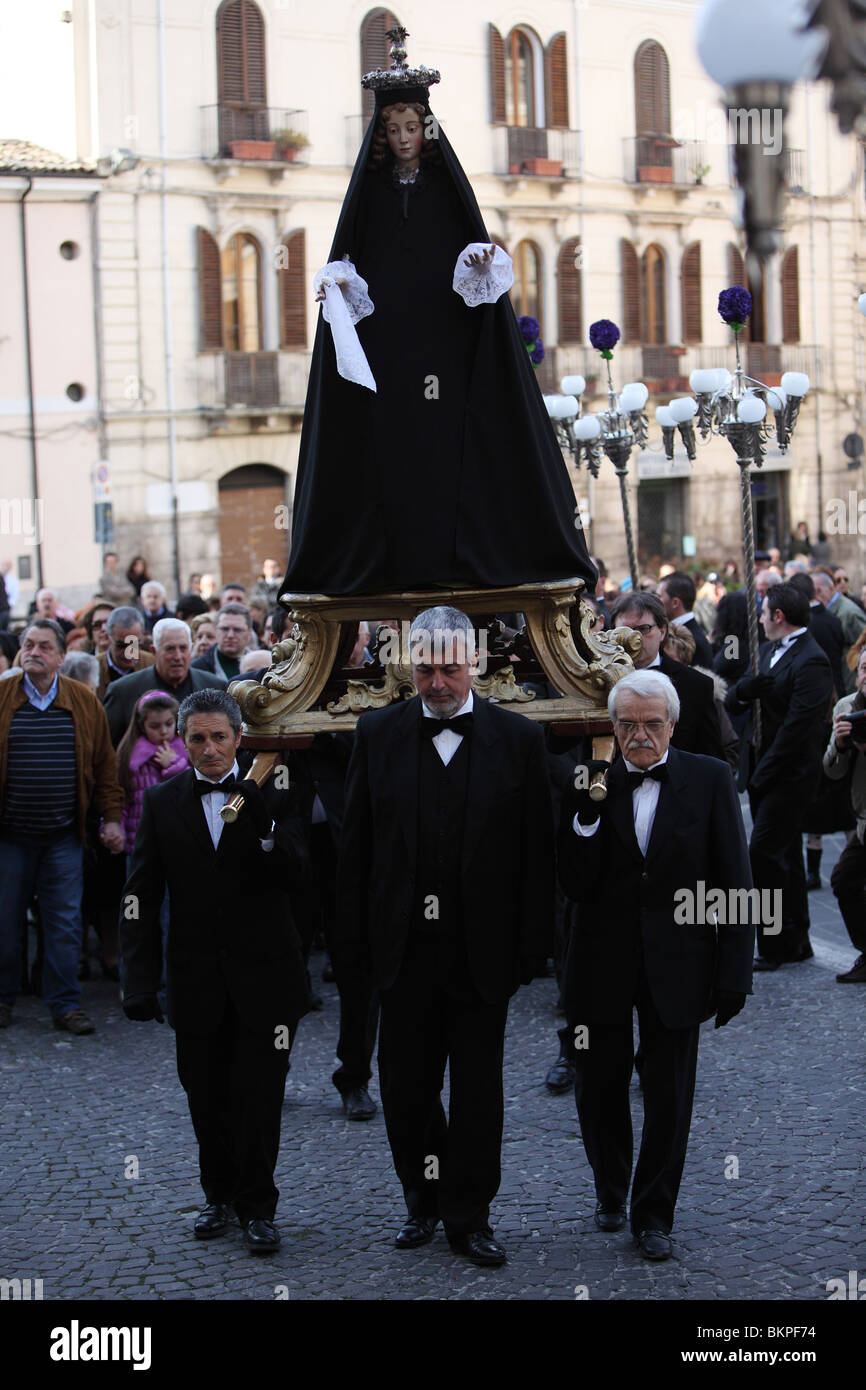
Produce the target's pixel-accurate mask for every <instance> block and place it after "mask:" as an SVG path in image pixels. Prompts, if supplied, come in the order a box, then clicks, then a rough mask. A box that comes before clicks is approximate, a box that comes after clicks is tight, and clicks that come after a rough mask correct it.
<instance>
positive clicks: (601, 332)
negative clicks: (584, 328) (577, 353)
mask: <svg viewBox="0 0 866 1390" xmlns="http://www.w3.org/2000/svg"><path fill="white" fill-rule="evenodd" d="M619 336H620V335H619V329H618V328H617V326H616V324H615V323H611V321H610V319H596V321H595V323H591V324H590V325H589V341H590V342H591V343H592V345H593V347H594V348H595V349H596V351H597V352H600V353H601V355H602V357H606V358H607V359H608V361H609V360H610V358H611V357H612V356H613V349H614V348H615V347H616V345H617V343H618V342H619Z"/></svg>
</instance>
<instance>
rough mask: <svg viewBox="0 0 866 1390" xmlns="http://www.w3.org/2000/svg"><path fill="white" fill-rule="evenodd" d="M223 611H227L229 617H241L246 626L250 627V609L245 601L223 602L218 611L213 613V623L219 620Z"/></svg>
mask: <svg viewBox="0 0 866 1390" xmlns="http://www.w3.org/2000/svg"><path fill="white" fill-rule="evenodd" d="M223 613H228V615H229V617H230V618H243V619H244V621H245V622H246V625H247V627H252V625H253V620H252V617H251V616H250V610H249V609H248V608H247V606H246V604H245V603H224V604H223V606H222V608H221V609H220V611H219V612H218V613H215V614H214V622H215V623H216V622H218V621H219V619H220V618H221V617H222V615H223Z"/></svg>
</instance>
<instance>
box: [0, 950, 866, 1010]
mask: <svg viewBox="0 0 866 1390" xmlns="http://www.w3.org/2000/svg"><path fill="white" fill-rule="evenodd" d="M836 979H837V980H838V981H839V984H840V985H863V984H866V956H858V957H857V959H856V960H855V962H854V964H853V965H852V966H851V969H850V970H845V971H843V972H842V974H841V975H837V976H836ZM2 1007H3V1006H2V1004H0V1009H2ZM0 1027H2V1024H0Z"/></svg>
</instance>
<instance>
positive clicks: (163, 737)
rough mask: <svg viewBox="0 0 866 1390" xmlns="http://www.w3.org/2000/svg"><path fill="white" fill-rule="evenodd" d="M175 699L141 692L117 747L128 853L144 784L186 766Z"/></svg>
mask: <svg viewBox="0 0 866 1390" xmlns="http://www.w3.org/2000/svg"><path fill="white" fill-rule="evenodd" d="M177 711H178V703H177V700H173V699H172V698H171V696H170V695H166V694H165V693H164V692H163V691H162V690H150V691H148V693H147V694H146V695H142V697H141V699H140V700H139V701H138V703H137V705H136V706H135V710H134V711H133V715H132V718H131V719H130V721H129V728H128V729H127V731H126V733H125V734H124V735H123V738H122V739H121V741H120V743H119V745H118V748H117V780H118V782H119V783H120V785H121V787H122V788H123V792H124V806H123V830H124V834H125V835H126V853H127V854H132V850H133V846H134V845H135V834H136V831H137V830H138V822H139V821H140V820H141V807H142V800H143V798H144V793H145V792H146V791H147V788H148V787H153V786H156V784H157V783H158V782H162V781H165V780H166V779H167V778H169V777H175V776H177V774H178V773H179V772H183V771H184V769H185V768H187V767H189V759H188V757H187V755H186V749H185V748H184V746H183V742H182V740H181V739H180V738H178V735H177Z"/></svg>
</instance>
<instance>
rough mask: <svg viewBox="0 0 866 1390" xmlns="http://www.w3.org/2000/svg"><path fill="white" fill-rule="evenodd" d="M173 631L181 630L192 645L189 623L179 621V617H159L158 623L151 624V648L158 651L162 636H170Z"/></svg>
mask: <svg viewBox="0 0 866 1390" xmlns="http://www.w3.org/2000/svg"><path fill="white" fill-rule="evenodd" d="M173 632H182V633H184V634H185V636H186V637H187V639H188V641H189V643H190V646H191V645H192V633H191V632H190V630H189V623H183V622H181V620H180V618H160V620H159V622H158V623H154V625H153V648H154V651H158V650H159V647H160V646H161V645H162V639H163V637H170V636H171V634H172V633H173Z"/></svg>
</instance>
